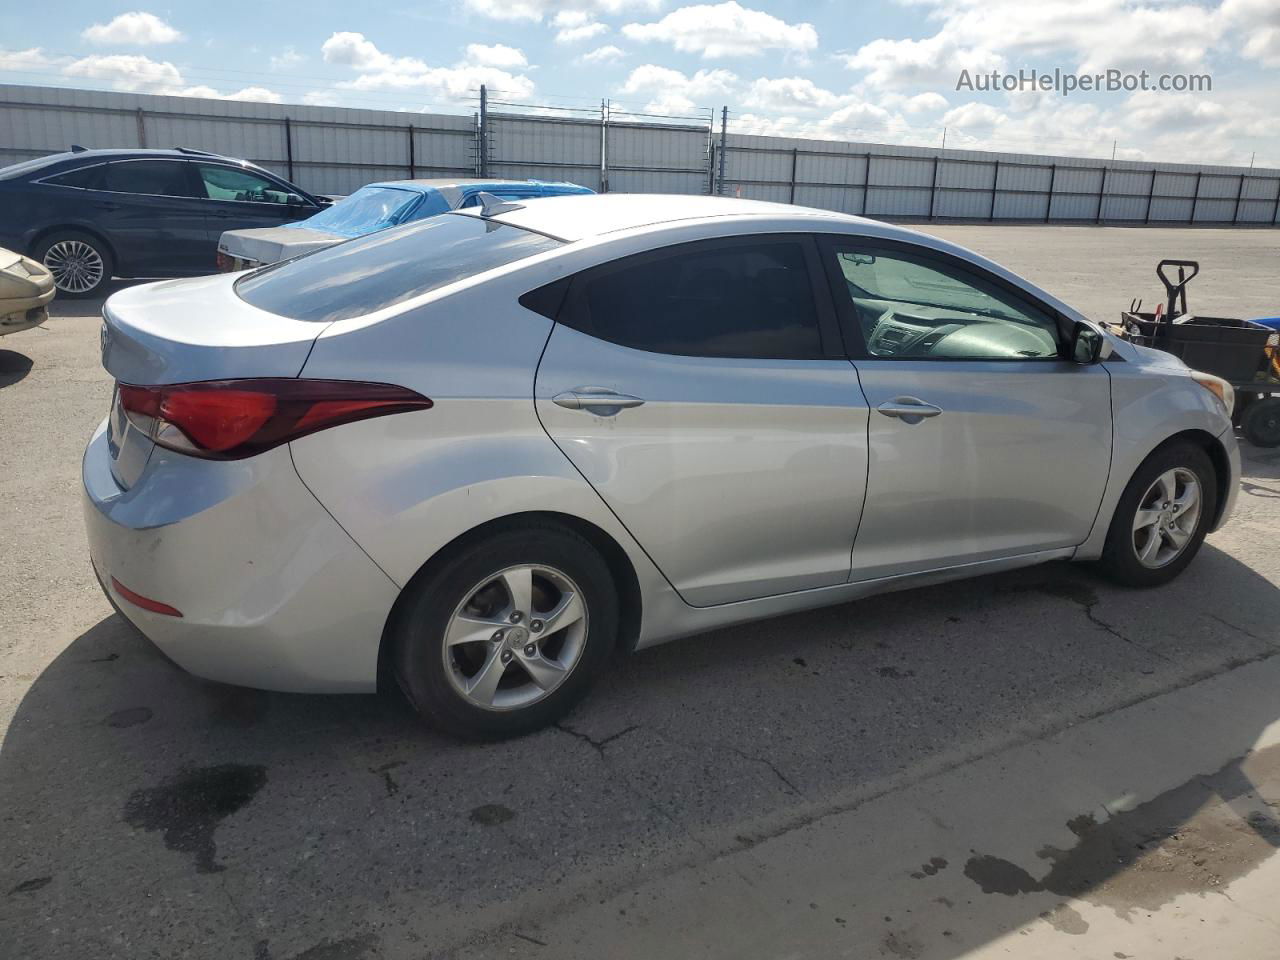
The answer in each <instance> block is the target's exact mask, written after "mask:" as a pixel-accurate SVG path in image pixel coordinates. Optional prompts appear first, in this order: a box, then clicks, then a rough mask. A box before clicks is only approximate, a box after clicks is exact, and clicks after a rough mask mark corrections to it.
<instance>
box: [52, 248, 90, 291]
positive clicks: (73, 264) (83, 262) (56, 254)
mask: <svg viewBox="0 0 1280 960" xmlns="http://www.w3.org/2000/svg"><path fill="white" fill-rule="evenodd" d="M44 265H45V266H46V267H48V268H49V272H50V273H51V274H53V283H54V286H56V287H57V288H58V289H59V290H65V291H66V292H67V293H88V292H89V291H90V290H92V289H93V288H94V287H96V286H97V285H98V284H100V283H101V282H102V279H103V276H102V275H103V271H104V264H103V262H102V254H100V253H98V251H97V250H95V249H94V248H93V247H91V246H90V245H89V244H87V243H85V242H84V241H83V240H59V241H58V242H57V243H55V244H53V246H51V247H50V248H49V249H48V250H47V251H45V255H44Z"/></svg>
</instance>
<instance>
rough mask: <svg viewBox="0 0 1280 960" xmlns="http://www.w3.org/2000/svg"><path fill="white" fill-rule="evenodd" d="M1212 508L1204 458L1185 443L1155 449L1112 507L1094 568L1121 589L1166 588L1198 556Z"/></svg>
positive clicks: (1209, 467) (1212, 478)
mask: <svg viewBox="0 0 1280 960" xmlns="http://www.w3.org/2000/svg"><path fill="white" fill-rule="evenodd" d="M1217 503H1218V485H1217V475H1216V473H1215V471H1214V468H1213V463H1212V462H1211V461H1210V460H1209V456H1208V454H1206V453H1205V452H1204V451H1203V450H1202V449H1200V448H1199V447H1198V446H1196V445H1195V444H1193V443H1189V442H1186V441H1177V442H1174V443H1170V444H1169V445H1167V446H1164V447H1160V448H1159V449H1157V450H1155V451H1154V452H1153V453H1152V454H1151V455H1150V456H1149V457H1147V459H1146V460H1144V461H1142V464H1141V466H1139V467H1138V469H1137V471H1136V472H1135V473H1134V475H1133V478H1132V479H1131V480H1130V481H1129V485H1128V486H1127V487H1125V490H1124V493H1123V494H1122V495H1121V497H1120V502H1119V503H1118V504H1116V511H1115V514H1114V515H1113V516H1112V519H1111V527H1110V529H1109V530H1108V531H1107V542H1106V545H1105V547H1104V548H1103V551H1102V558H1101V559H1100V560H1099V563H1098V566H1099V568H1100V569H1101V570H1102V571H1103V572H1104V573H1105V574H1106V575H1107V576H1108V577H1110V578H1111V579H1112V580H1115V581H1116V582H1118V583H1121V584H1124V585H1125V586H1130V587H1158V586H1160V585H1161V584H1165V583H1168V582H1169V581H1170V580H1172V579H1173V578H1174V577H1176V576H1177V575H1178V574H1180V573H1181V572H1182V571H1183V570H1184V569H1186V566H1187V564H1189V563H1190V562H1191V561H1192V560H1193V559H1194V558H1195V555H1196V553H1197V552H1198V551H1199V550H1200V544H1201V543H1203V542H1204V537H1205V534H1206V533H1208V531H1209V524H1210V523H1212V522H1213V517H1214V516H1215V515H1216V511H1217ZM1193 511H1194V515H1193Z"/></svg>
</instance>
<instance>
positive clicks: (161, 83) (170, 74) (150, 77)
mask: <svg viewBox="0 0 1280 960" xmlns="http://www.w3.org/2000/svg"><path fill="white" fill-rule="evenodd" d="M62 72H63V73H64V74H66V75H67V76H68V77H83V78H84V79H86V80H103V81H106V82H109V83H110V84H111V85H112V87H114V88H115V89H116V90H126V91H133V90H145V91H147V92H149V93H170V92H176V90H177V89H178V88H179V87H181V86H182V73H181V72H180V71H179V70H178V68H177V67H175V66H174V65H173V64H172V63H170V62H169V61H167V60H152V59H151V58H149V57H143V56H140V55H137V54H125V53H113V54H107V55H94V56H89V57H84V58H82V59H80V60H76V61H74V62H72V63H69V64H68V65H67V66H66V67H65V68H64V69H63V71H62ZM157 87H159V88H161V89H159V90H157V89H155V88H157ZM206 89H208V88H206Z"/></svg>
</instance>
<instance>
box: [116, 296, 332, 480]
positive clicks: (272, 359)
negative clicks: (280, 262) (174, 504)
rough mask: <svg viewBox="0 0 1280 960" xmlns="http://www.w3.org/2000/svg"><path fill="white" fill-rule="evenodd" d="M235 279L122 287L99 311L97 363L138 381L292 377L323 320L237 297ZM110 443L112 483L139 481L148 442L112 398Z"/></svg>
mask: <svg viewBox="0 0 1280 960" xmlns="http://www.w3.org/2000/svg"><path fill="white" fill-rule="evenodd" d="M236 279H237V278H236V277H231V276H225V275H223V276H213V277H200V278H197V279H192V280H167V281H163V282H161V283H149V284H144V285H141V286H137V287H131V288H129V289H127V290H122V291H120V292H119V293H117V294H115V295H114V296H112V297H111V298H110V299H108V300H107V302H106V305H105V306H104V307H103V309H102V318H103V323H102V365H103V366H104V367H105V368H106V370H107V372H108V373H110V374H111V376H113V377H114V378H115V379H116V380H117V381H118V382H120V383H128V384H137V385H142V386H159V385H162V384H169V383H189V382H192V381H197V380H227V379H238V378H243V377H296V376H297V375H298V374H299V373H301V371H302V367H303V364H305V363H306V360H307V355H308V354H309V353H310V352H311V346H312V344H313V343H314V342H315V339H316V337H318V336H319V335H320V333H321V332H322V331H323V330H324V329H325V327H326V326H328V325H327V324H325V323H309V322H307V321H303V320H290V319H288V318H287V317H281V316H277V315H276V314H274V313H268V312H267V311H265V310H260V309H258V308H257V307H254V306H251V305H249V304H248V303H245V302H244V301H243V300H241V299H240V298H239V297H238V296H237V295H236V293H235V289H234V285H235V280H236ZM108 422H109V433H108V447H109V449H110V452H111V461H112V462H111V470H112V473H113V475H114V476H115V478H116V482H117V483H119V484H120V485H121V487H123V488H124V489H128V488H129V487H131V486H132V485H133V484H134V483H136V482H137V480H138V477H139V476H141V474H142V471H143V468H144V467H146V465H147V461H148V460H149V459H150V457H151V451H152V448H153V447H154V444H153V443H152V441H151V436H150V433H149V431H148V429H147V428H146V425H145V424H136V423H134V422H133V421H132V420H130V418H129V417H128V416H127V415H126V414H125V411H124V410H123V409H122V407H121V406H120V399H119V391H117V393H116V395H115V396H113V398H112V408H111V415H110V418H109V421H108Z"/></svg>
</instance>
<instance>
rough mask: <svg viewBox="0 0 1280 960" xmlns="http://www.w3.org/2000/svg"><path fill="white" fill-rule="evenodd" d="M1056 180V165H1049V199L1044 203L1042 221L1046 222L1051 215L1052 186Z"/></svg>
mask: <svg viewBox="0 0 1280 960" xmlns="http://www.w3.org/2000/svg"><path fill="white" fill-rule="evenodd" d="M1057 182H1058V165H1057V164H1056V163H1053V164H1050V165H1049V201H1048V203H1046V204H1045V205H1044V222H1045V223H1048V222H1049V218H1050V217H1052V216H1053V188H1054V186H1055V185H1056V184H1057Z"/></svg>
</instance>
